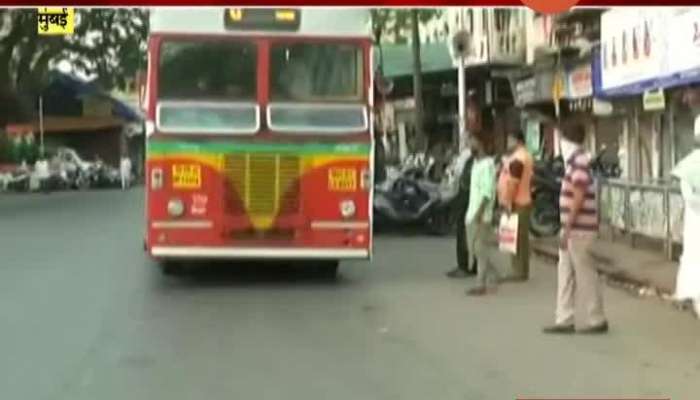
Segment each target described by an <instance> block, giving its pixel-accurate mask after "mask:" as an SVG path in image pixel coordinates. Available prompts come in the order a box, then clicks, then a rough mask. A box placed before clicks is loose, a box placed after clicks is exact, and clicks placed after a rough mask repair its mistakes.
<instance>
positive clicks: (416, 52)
mask: <svg viewBox="0 0 700 400" xmlns="http://www.w3.org/2000/svg"><path fill="white" fill-rule="evenodd" d="M419 29H420V24H419V21H418V9H415V8H414V9H412V10H411V31H412V40H411V45H412V46H413V98H414V99H415V103H416V112H415V118H416V125H415V126H416V149H415V150H418V151H426V150H427V145H428V143H427V142H428V141H427V138H426V137H425V132H424V131H423V79H422V75H421V63H420V31H419Z"/></svg>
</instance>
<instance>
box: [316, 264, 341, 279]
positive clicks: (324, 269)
mask: <svg viewBox="0 0 700 400" xmlns="http://www.w3.org/2000/svg"><path fill="white" fill-rule="evenodd" d="M339 264H340V262H339V261H337V260H332V261H323V262H321V263H319V264H318V266H317V267H316V270H317V271H318V274H319V275H320V276H321V277H322V278H324V279H335V278H336V277H337V276H338V265H339Z"/></svg>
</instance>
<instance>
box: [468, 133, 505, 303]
mask: <svg viewBox="0 0 700 400" xmlns="http://www.w3.org/2000/svg"><path fill="white" fill-rule="evenodd" d="M472 155H473V158H474V164H473V165H472V172H471V182H470V188H469V207H468V209H467V217H466V224H467V241H468V243H469V253H470V254H472V255H473V257H474V258H476V262H477V265H478V266H479V267H478V270H479V272H478V278H477V280H478V282H477V285H476V286H475V287H473V288H471V289H469V290H467V294H468V295H470V296H483V295H485V294H488V293H492V292H494V291H495V289H496V284H497V283H498V279H499V276H498V273H497V272H496V269H495V266H494V265H493V263H492V262H491V259H490V257H489V253H490V251H491V243H492V242H495V237H494V231H493V227H492V224H491V223H492V221H493V205H494V201H495V199H496V165H495V164H494V161H493V158H492V157H491V155H490V152H489V151H487V146H485V143H484V139H483V138H478V137H474V138H473V139H472Z"/></svg>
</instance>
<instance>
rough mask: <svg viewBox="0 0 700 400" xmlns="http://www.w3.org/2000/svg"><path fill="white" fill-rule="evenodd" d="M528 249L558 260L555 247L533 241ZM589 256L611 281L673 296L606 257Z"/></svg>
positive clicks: (543, 256) (557, 251) (552, 260)
mask: <svg viewBox="0 0 700 400" xmlns="http://www.w3.org/2000/svg"><path fill="white" fill-rule="evenodd" d="M530 247H531V249H532V252H533V253H534V254H535V255H538V256H541V257H542V258H545V259H547V260H549V261H550V262H552V263H554V264H556V263H557V261H558V260H559V250H558V249H557V248H556V246H551V245H548V244H547V243H542V242H539V243H538V242H537V241H534V243H532V244H531V245H530ZM591 256H592V257H593V258H595V260H596V261H597V262H598V268H597V269H598V272H599V273H601V274H602V275H603V276H605V277H607V278H609V279H611V280H613V281H617V282H619V283H623V284H627V285H632V286H635V287H636V288H643V289H644V288H646V289H651V290H653V291H656V292H657V293H660V294H663V295H666V296H671V295H672V294H673V293H672V292H671V291H669V290H667V289H664V288H661V287H659V286H658V285H656V284H654V283H653V282H651V281H650V280H648V279H643V278H639V277H637V276H635V275H634V274H631V273H629V272H628V271H626V270H624V269H622V268H618V267H616V266H615V262H614V261H613V260H612V259H610V258H608V257H605V256H603V255H601V254H596V253H595V252H592V254H591Z"/></svg>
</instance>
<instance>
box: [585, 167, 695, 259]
mask: <svg viewBox="0 0 700 400" xmlns="http://www.w3.org/2000/svg"><path fill="white" fill-rule="evenodd" d="M598 191H599V193H598V203H599V204H598V206H599V210H600V222H601V224H603V225H608V226H610V227H613V228H615V229H617V230H619V231H622V232H624V233H627V234H630V235H631V238H632V245H633V246H634V245H635V235H643V236H646V237H650V238H653V239H659V240H662V241H663V243H664V252H665V254H666V257H668V259H671V258H672V257H673V245H674V243H681V242H682V239H683V237H682V232H683V231H682V226H683V199H682V197H681V193H680V189H679V187H678V185H677V184H675V183H673V182H671V181H665V180H653V181H651V180H648V181H644V182H639V181H630V180H623V179H607V180H603V181H601V182H600V184H599V187H598Z"/></svg>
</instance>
